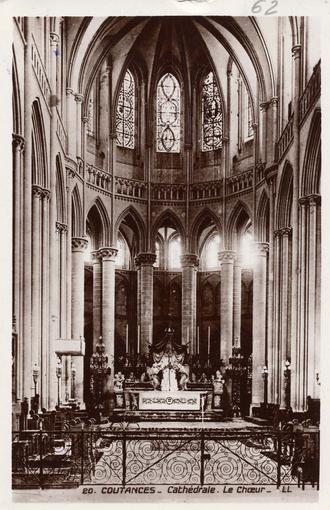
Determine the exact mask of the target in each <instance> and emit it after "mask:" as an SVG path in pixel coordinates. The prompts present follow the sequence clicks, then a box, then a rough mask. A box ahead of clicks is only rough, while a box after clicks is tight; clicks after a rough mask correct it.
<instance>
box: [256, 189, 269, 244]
mask: <svg viewBox="0 0 330 510" xmlns="http://www.w3.org/2000/svg"><path fill="white" fill-rule="evenodd" d="M256 227H257V239H258V240H259V241H262V242H267V241H268V239H269V196H268V194H267V192H266V190H265V189H264V190H263V191H262V193H261V197H260V200H259V203H258V207H257V225H256Z"/></svg>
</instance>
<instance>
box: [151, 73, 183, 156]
mask: <svg viewBox="0 0 330 510" xmlns="http://www.w3.org/2000/svg"><path fill="white" fill-rule="evenodd" d="M180 94H181V92H180V85H179V82H178V80H177V79H176V78H175V77H174V76H173V74H171V73H167V74H165V75H164V76H163V77H162V78H161V79H160V80H159V82H158V86H157V120H156V124H157V152H180V124H181V118H180V117H181V111H180Z"/></svg>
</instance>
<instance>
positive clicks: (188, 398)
mask: <svg viewBox="0 0 330 510" xmlns="http://www.w3.org/2000/svg"><path fill="white" fill-rule="evenodd" d="M206 396H207V392H202V391H141V392H140V393H139V398H138V409H139V410H141V411H202V410H203V411H204V410H205V400H206Z"/></svg>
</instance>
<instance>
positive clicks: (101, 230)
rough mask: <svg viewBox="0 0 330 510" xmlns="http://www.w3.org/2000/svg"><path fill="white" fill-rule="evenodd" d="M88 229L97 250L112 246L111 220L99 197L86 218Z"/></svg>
mask: <svg viewBox="0 0 330 510" xmlns="http://www.w3.org/2000/svg"><path fill="white" fill-rule="evenodd" d="M86 229H87V232H88V234H89V236H90V238H91V240H92V243H93V248H94V249H95V250H96V249H99V248H101V247H103V246H109V245H110V220H109V216H108V213H107V210H106V208H105V205H104V203H103V202H102V199H101V198H100V197H97V199H96V200H95V202H94V203H93V204H92V205H91V207H90V208H89V211H88V213H87V217H86Z"/></svg>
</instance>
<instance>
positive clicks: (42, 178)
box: [32, 99, 49, 188]
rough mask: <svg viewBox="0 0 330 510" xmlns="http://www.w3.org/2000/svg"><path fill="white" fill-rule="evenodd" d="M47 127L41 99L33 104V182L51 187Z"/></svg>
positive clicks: (44, 186)
mask: <svg viewBox="0 0 330 510" xmlns="http://www.w3.org/2000/svg"><path fill="white" fill-rule="evenodd" d="M45 142H46V135H45V127H44V121H43V116H42V111H41V107H40V102H39V99H36V100H35V101H33V103H32V182H33V184H37V185H38V186H41V187H43V188H48V187H49V175H48V164H47V161H48V160H47V150H46V143H45Z"/></svg>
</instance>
